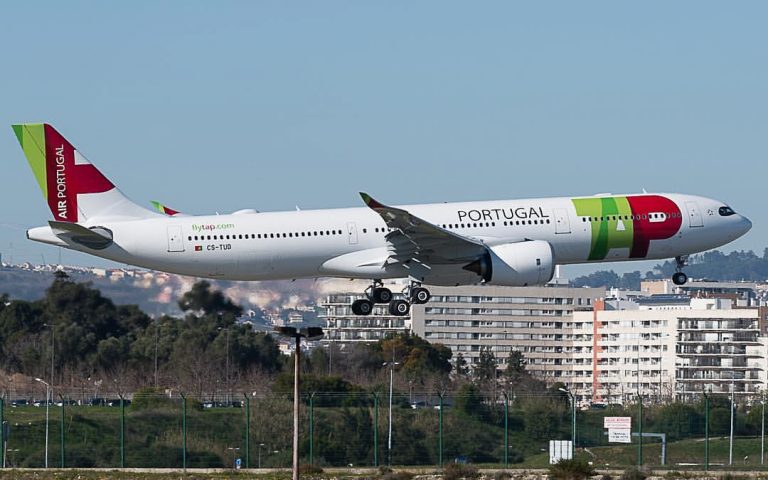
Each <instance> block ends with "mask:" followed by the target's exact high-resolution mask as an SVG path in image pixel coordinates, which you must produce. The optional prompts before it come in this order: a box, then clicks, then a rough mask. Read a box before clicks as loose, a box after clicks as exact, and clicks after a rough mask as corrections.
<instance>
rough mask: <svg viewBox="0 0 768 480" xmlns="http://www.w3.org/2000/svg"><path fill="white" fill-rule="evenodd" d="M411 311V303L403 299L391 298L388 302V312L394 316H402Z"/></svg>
mask: <svg viewBox="0 0 768 480" xmlns="http://www.w3.org/2000/svg"><path fill="white" fill-rule="evenodd" d="M410 311H411V305H410V304H409V303H408V302H406V301H405V300H392V301H391V302H389V313H390V315H394V316H396V317H404V316H405V315H408V312H410Z"/></svg>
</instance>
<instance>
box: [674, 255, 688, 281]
mask: <svg viewBox="0 0 768 480" xmlns="http://www.w3.org/2000/svg"><path fill="white" fill-rule="evenodd" d="M686 260H687V258H686V257H675V263H676V267H675V274H674V275H672V283H674V284H675V285H685V283H686V282H687V281H688V275H686V274H685V273H683V268H684V267H685V266H686V265H687V263H686Z"/></svg>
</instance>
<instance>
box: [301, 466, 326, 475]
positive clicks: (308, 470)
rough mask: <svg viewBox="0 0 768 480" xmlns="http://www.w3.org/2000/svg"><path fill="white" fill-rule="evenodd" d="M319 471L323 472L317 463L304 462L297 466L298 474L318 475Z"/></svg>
mask: <svg viewBox="0 0 768 480" xmlns="http://www.w3.org/2000/svg"><path fill="white" fill-rule="evenodd" d="M320 473H323V469H322V468H320V467H318V466H317V465H310V464H308V463H305V464H304V465H300V466H299V474H301V475H318V474H320Z"/></svg>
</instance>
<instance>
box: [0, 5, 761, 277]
mask: <svg viewBox="0 0 768 480" xmlns="http://www.w3.org/2000/svg"><path fill="white" fill-rule="evenodd" d="M767 14H768V4H766V3H765V2H738V3H728V4H725V3H722V2H702V1H687V2H686V1H680V2H643V3H629V2H526V3H523V2H506V1H504V2H484V3H479V2H445V1H439V2H438V1H434V2H431V1H420V2H413V1H402V2H395V1H387V2H368V1H348V2H335V1H325V2H250V1H249V2H245V1H244V2H189V1H185V2H181V1H178V2H118V3H114V2H107V3H105V2H66V3H62V2H12V3H8V4H6V5H3V10H2V15H1V16H0V40H2V43H3V45H5V48H4V49H3V51H2V53H0V59H1V60H2V65H3V68H2V74H1V75H0V92H2V93H0V99H2V103H1V104H0V105H2V108H0V125H6V126H8V127H7V128H6V127H3V128H5V130H4V132H3V130H2V129H0V157H1V158H2V159H3V162H4V163H3V165H4V168H3V178H4V181H3V189H2V194H1V195H2V198H3V202H2V205H3V207H2V210H0V214H1V217H0V252H2V253H3V254H4V256H5V259H6V260H7V259H8V258H9V257H12V258H13V261H14V262H17V261H21V260H29V261H33V262H39V261H41V258H42V257H41V255H45V256H46V260H48V261H52V260H55V258H56V256H57V251H56V249H52V248H46V247H43V246H38V245H35V244H32V243H31V242H28V241H26V240H25V238H24V230H25V229H26V228H27V227H29V226H34V225H40V224H44V223H45V222H46V221H47V220H48V219H49V218H50V214H49V212H48V211H47V208H46V206H45V203H44V202H43V200H42V197H41V195H40V192H39V191H37V186H36V183H35V181H34V179H33V176H32V174H31V172H30V171H29V169H28V167H27V165H26V162H25V161H24V158H23V155H22V153H21V151H20V149H19V148H18V145H17V143H16V139H15V137H14V136H13V133H12V131H11V129H10V126H9V125H10V124H11V123H14V122H23V121H48V122H50V123H52V124H54V125H55V126H56V127H57V128H58V129H59V130H60V131H61V132H62V133H63V134H64V135H65V136H66V137H67V138H68V139H69V140H70V141H72V143H73V144H74V145H75V146H76V147H78V149H80V150H81V151H82V152H83V153H84V154H85V155H86V156H87V157H88V158H89V159H90V160H91V161H92V162H93V163H95V164H96V165H98V166H99V168H100V169H101V170H102V171H103V172H104V173H105V174H106V175H107V176H108V177H109V178H110V179H111V180H112V181H113V182H115V183H116V184H117V185H118V186H119V187H120V188H121V189H122V190H123V191H124V192H125V193H126V194H127V195H128V196H130V197H131V198H133V199H134V200H136V201H137V202H139V203H143V204H148V202H149V201H150V200H160V201H163V202H164V203H166V204H168V205H169V206H171V207H173V208H176V209H180V210H183V211H185V212H190V213H210V212H216V211H218V212H222V213H224V212H231V211H234V210H237V209H241V208H249V207H250V208H256V209H258V210H282V209H294V208H295V206H296V205H298V206H300V207H302V208H322V207H341V206H354V205H359V204H360V199H359V197H358V196H357V192H358V191H360V190H364V191H368V192H370V193H372V194H373V195H374V196H376V197H377V198H379V199H381V200H382V201H385V202H389V203H412V202H441V201H450V200H473V199H495V198H516V197H537V196H558V195H589V194H593V193H599V192H613V193H631V192H639V191H641V190H642V189H646V190H648V191H662V192H664V191H678V192H684V193H696V194H701V195H704V196H709V197H714V198H718V199H722V200H724V201H726V202H728V203H730V204H731V205H732V206H733V207H734V208H735V209H736V210H737V211H739V212H741V213H744V214H746V215H747V216H749V217H750V218H751V219H752V220H753V223H754V225H755V226H754V228H753V230H752V231H751V232H750V233H749V234H748V235H747V236H746V237H744V238H743V239H741V240H739V241H738V242H736V243H734V244H733V245H732V248H737V249H755V250H757V251H759V252H760V253H762V250H763V248H764V247H766V246H768V238H766V237H767V236H768V228H767V227H766V224H768V214H766V209H765V207H764V204H765V193H764V186H765V184H766V174H768V163H766V160H768V90H767V89H768V48H766V46H767V45H768V29H766V28H765V25H766V21H768V15H767ZM63 259H64V261H65V263H79V264H94V263H96V262H95V261H94V260H92V259H91V258H89V257H85V256H82V255H79V254H75V253H71V252H64V253H63ZM592 268H593V267H589V270H591V269H592ZM634 268H640V269H645V268H647V265H646V266H641V265H623V266H619V269H620V270H626V269H634ZM578 272H581V270H579V271H578Z"/></svg>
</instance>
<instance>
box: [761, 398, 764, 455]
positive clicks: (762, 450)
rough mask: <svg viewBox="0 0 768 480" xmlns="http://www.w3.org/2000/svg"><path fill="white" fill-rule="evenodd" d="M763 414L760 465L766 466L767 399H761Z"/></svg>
mask: <svg viewBox="0 0 768 480" xmlns="http://www.w3.org/2000/svg"><path fill="white" fill-rule="evenodd" d="M760 405H761V406H762V413H761V415H760V465H765V397H763V398H762V399H760Z"/></svg>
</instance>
